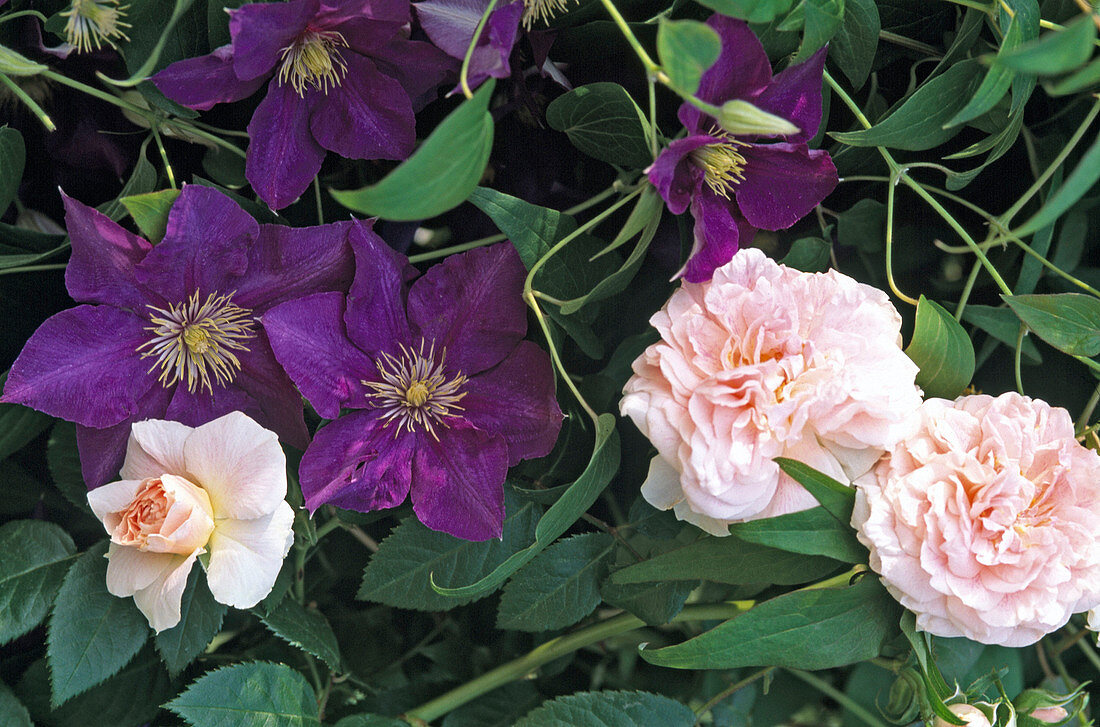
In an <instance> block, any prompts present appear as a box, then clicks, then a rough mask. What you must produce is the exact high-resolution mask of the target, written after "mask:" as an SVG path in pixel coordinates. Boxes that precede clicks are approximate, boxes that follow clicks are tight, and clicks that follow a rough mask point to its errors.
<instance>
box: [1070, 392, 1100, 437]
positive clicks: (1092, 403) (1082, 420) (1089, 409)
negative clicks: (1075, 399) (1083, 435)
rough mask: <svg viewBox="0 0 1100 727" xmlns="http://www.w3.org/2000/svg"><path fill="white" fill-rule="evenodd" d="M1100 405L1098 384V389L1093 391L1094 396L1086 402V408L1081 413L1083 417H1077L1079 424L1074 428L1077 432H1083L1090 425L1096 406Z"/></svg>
mask: <svg viewBox="0 0 1100 727" xmlns="http://www.w3.org/2000/svg"><path fill="white" fill-rule="evenodd" d="M1098 403H1100V384H1097V386H1096V388H1095V389H1093V390H1092V396H1090V397H1089V400H1088V401H1087V402H1085V408H1084V410H1082V412H1081V416H1079V417H1077V422H1076V423H1075V424H1074V426H1073V428H1074V430H1075V431H1078V432H1080V431H1083V430H1084V429H1085V428H1086V427H1087V426H1088V424H1089V419H1091V418H1092V413H1093V412H1094V411H1095V410H1096V405H1097V404H1098Z"/></svg>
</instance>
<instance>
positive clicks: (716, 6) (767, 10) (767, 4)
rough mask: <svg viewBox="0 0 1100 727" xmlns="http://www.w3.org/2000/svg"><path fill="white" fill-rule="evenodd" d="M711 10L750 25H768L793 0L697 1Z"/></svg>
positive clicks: (789, 6) (792, 2)
mask: <svg viewBox="0 0 1100 727" xmlns="http://www.w3.org/2000/svg"><path fill="white" fill-rule="evenodd" d="M698 3H699V4H700V5H702V6H704V7H708V8H710V9H711V10H713V11H715V12H717V13H722V15H728V16H730V17H731V18H740V19H741V20H747V21H749V22H750V23H770V22H772V21H773V20H775V18H776V16H779V15H782V14H783V13H785V12H787V11H788V10H790V9H791V5H793V4H794V0H698Z"/></svg>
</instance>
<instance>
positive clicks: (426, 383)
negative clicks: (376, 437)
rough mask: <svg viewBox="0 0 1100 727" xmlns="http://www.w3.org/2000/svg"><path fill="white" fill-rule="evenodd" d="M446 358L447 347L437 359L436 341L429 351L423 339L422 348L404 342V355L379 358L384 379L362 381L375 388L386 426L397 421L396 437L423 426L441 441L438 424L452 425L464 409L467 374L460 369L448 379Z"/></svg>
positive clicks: (374, 398)
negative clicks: (436, 426) (449, 421)
mask: <svg viewBox="0 0 1100 727" xmlns="http://www.w3.org/2000/svg"><path fill="white" fill-rule="evenodd" d="M446 360H447V351H446V349H443V350H441V351H440V354H439V361H436V360H435V343H434V342H433V343H432V344H431V345H430V346H429V348H428V351H427V354H425V352H424V341H423V340H422V341H421V342H420V348H419V349H418V350H413V349H411V348H406V347H405V346H404V345H402V346H401V356H399V357H398V356H391V355H390V354H388V353H383V354H382V358H381V359H379V360H377V361H375V365H376V366H377V367H378V374H379V375H380V376H381V377H382V380H381V381H363V382H362V383H363V385H364V386H366V387H367V388H369V389H371V392H372V393H371V394H370V398H371V403H372V404H373V405H374V406H375V407H377V408H379V409H382V410H383V414H382V421H383V426H387V427H388V426H389V425H390V424H391V423H392V422H397V429H396V430H395V431H394V436H395V437H396V436H397V435H398V434H400V433H401V430H402V429H404V430H406V431H409V432H411V431H413V430H414V429H421V430H423V431H426V432H427V433H428V434H430V435H432V438H433V439H435V440H436V441H437V442H438V441H439V436H438V435H437V434H436V432H435V425H437V424H440V425H442V426H444V427H446V426H448V424H447V419H449V418H451V417H455V416H458V414H457V412H460V411H462V407H461V406H459V402H460V401H462V398H463V397H464V396H466V392H465V391H462V386H463V385H464V384H465V383H466V377H465V376H464V375H463V374H462V372H458V373H457V374H455V375H454V376H452V377H450V378H448V377H447V368H446Z"/></svg>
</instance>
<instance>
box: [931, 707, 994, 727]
mask: <svg viewBox="0 0 1100 727" xmlns="http://www.w3.org/2000/svg"><path fill="white" fill-rule="evenodd" d="M947 709H948V710H949V711H950V712H951V714H953V715H955V716H956V717H958V718H959V719H961V720H962V721H963V722H964V723H966V726H967V727H992V725H991V723H990V721H989V717H986V716H985V713H984V712H982V710H980V709H978V708H977V707H975V706H974V705H973V704H949V705H948V706H947ZM933 726H934V727H955V726H954V725H952V724H951V723H950V722H948V721H947V720H946V719H944V718H943V717H939V716H937V717H936V721H935V722H933Z"/></svg>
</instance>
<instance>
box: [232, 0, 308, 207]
mask: <svg viewBox="0 0 1100 727" xmlns="http://www.w3.org/2000/svg"><path fill="white" fill-rule="evenodd" d="M288 4H290V3H288ZM257 5H259V3H258V4H257ZM246 7H256V5H252V6H246ZM311 98H313V95H312V94H306V97H305V98H304V99H303V98H300V97H299V96H298V93H297V91H295V90H294V87H293V86H292V85H290V84H286V85H280V84H279V83H274V82H273V83H270V84H268V87H267V96H266V97H264V100H263V101H261V102H260V105H259V106H257V107H256V112H255V113H253V114H252V120H251V121H249V122H248V137H249V139H250V141H249V143H248V158H247V159H245V170H244V175H245V177H246V178H247V179H248V182H249V184H251V185H252V189H253V190H255V191H256V194H257V195H259V197H260V199H262V200H263V201H264V202H267V203H268V205H270V206H271V208H272V209H282V208H283V207H286V206H287V205H288V204H290V203H291V202H293V201H294V200H296V199H298V197H300V196H301V194H302V192H304V191H305V190H306V187H308V186H309V183H310V182H311V181H313V178H314V177H315V176H317V172H319V171H320V170H321V162H323V161H324V159H325V150H324V149H323V148H322V147H321V145H320V144H318V143H317V140H316V139H314V138H313V134H312V133H311V132H310V130H309V116H310V112H311V109H310V105H309V103H308V102H309V101H310V99H311Z"/></svg>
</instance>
